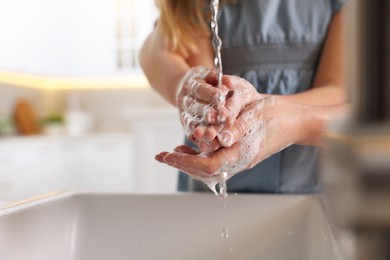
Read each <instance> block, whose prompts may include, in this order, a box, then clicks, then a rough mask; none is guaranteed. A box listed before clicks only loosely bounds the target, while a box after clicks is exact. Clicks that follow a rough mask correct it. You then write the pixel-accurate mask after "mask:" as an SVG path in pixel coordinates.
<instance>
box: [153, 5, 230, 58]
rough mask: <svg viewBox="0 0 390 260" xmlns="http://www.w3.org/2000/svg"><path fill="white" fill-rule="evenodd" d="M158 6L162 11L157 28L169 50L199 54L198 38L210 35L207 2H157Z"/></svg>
mask: <svg viewBox="0 0 390 260" xmlns="http://www.w3.org/2000/svg"><path fill="white" fill-rule="evenodd" d="M223 2H232V0H230V1H229V0H225V1H223ZM156 5H157V7H158V8H159V10H160V18H159V20H158V22H157V27H158V29H160V30H161V31H162V33H163V36H164V38H165V44H166V46H167V47H168V49H169V50H171V51H174V52H177V53H180V54H181V55H184V56H188V55H189V54H190V53H197V52H198V49H197V46H196V44H195V42H196V40H197V38H199V37H208V36H209V35H210V31H209V25H208V23H209V21H210V13H209V12H207V8H208V5H207V3H206V1H205V0H156Z"/></svg>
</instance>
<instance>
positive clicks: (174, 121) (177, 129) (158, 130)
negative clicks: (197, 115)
mask: <svg viewBox="0 0 390 260" xmlns="http://www.w3.org/2000/svg"><path fill="white" fill-rule="evenodd" d="M131 122H132V125H131V128H132V129H133V133H134V142H133V144H134V190H135V191H138V192H149V193H150V192H153V193H172V192H175V191H176V186H177V176H178V174H177V172H178V171H177V170H176V169H174V168H172V167H169V166H167V165H165V164H162V163H159V162H157V161H156V160H155V159H154V157H155V155H156V154H158V153H160V152H162V151H172V150H173V149H174V148H175V147H176V146H178V145H180V144H182V143H183V140H184V134H183V130H182V126H181V124H180V121H179V118H178V115H177V111H176V110H175V109H162V110H151V111H143V112H138V113H137V114H136V115H135V116H134V117H133V118H132V120H131Z"/></svg>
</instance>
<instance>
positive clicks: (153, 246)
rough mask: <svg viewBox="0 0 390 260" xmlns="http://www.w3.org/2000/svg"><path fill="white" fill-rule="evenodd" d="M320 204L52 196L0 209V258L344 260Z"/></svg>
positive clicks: (263, 198) (299, 199) (275, 199)
mask: <svg viewBox="0 0 390 260" xmlns="http://www.w3.org/2000/svg"><path fill="white" fill-rule="evenodd" d="M321 201H322V200H321V199H320V197H317V196H284V195H283V196H278V195H272V196H268V195H238V196H234V195H232V194H230V195H229V197H228V198H227V200H226V201H225V202H224V200H223V199H222V198H219V197H215V196H214V195H211V194H188V195H130V194H91V193H62V194H56V195H53V196H48V197H46V198H44V199H39V200H37V201H33V202H28V203H21V204H18V205H14V206H8V207H6V208H3V209H1V210H0V252H1V259H6V260H16V259H17V260H24V259H29V260H38V259H39V260H46V259H47V260H61V259H69V260H73V259H75V260H76V259H77V260H78V259H82V260H99V259H113V260H121V259H126V260H128V259H148V260H149V259H189V260H191V259H196V260H198V259H212V260H219V259H264V260H279V259H283V260H287V259H288V260H294V259H296V260H305V259H310V260H321V259H328V260H333V259H342V258H341V256H340V254H339V250H338V248H337V245H336V242H335V239H334V236H333V235H332V231H331V229H330V226H329V224H328V222H327V218H326V216H325V212H324V207H323V204H322V202H321ZM224 204H225V205H226V207H224ZM226 237H228V238H226Z"/></svg>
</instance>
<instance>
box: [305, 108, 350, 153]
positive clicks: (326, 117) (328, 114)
mask: <svg viewBox="0 0 390 260" xmlns="http://www.w3.org/2000/svg"><path fill="white" fill-rule="evenodd" d="M349 110H350V109H349V105H348V104H341V105H330V106H305V107H304V108H303V113H302V114H301V117H302V118H301V120H299V119H298V120H299V122H300V128H301V136H302V138H301V139H300V140H299V141H298V142H297V144H300V145H313V146H320V145H322V144H323V137H324V134H325V132H326V129H327V127H328V125H329V123H331V122H332V121H335V120H340V119H342V118H346V117H347V116H348V114H349Z"/></svg>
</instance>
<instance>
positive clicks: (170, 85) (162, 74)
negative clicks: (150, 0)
mask: <svg viewBox="0 0 390 260" xmlns="http://www.w3.org/2000/svg"><path fill="white" fill-rule="evenodd" d="M139 60H140V64H141V67H142V69H143V71H144V73H145V75H146V77H147V78H148V80H149V83H150V85H151V86H152V87H153V88H154V89H155V90H156V91H157V92H158V93H159V94H160V95H161V96H162V97H164V98H165V99H166V100H167V101H168V102H170V103H171V104H172V105H174V106H176V93H177V87H178V85H179V82H180V80H181V79H182V78H183V76H184V75H185V73H186V72H187V71H188V70H189V69H190V67H189V66H188V64H187V63H186V61H185V60H184V58H183V57H182V56H180V55H178V54H175V53H173V52H169V51H167V50H166V48H165V46H164V42H163V39H162V37H161V36H160V35H158V32H157V31H154V32H153V33H152V34H151V35H150V36H149V37H148V38H147V40H146V41H145V43H144V45H143V47H142V49H141V52H140V56H139Z"/></svg>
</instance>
